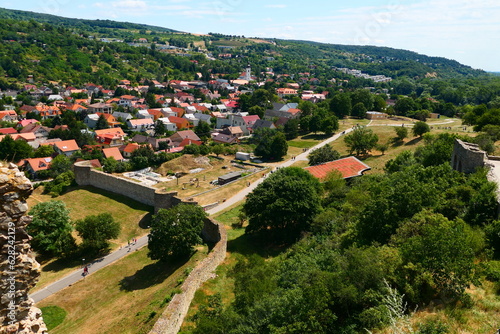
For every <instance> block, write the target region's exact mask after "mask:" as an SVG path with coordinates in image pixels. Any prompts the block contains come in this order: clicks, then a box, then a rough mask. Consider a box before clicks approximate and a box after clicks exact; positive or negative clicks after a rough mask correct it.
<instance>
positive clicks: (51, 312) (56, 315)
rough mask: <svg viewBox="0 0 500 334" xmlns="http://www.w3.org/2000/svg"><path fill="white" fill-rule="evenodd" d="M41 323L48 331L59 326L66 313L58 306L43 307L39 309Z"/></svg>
mask: <svg viewBox="0 0 500 334" xmlns="http://www.w3.org/2000/svg"><path fill="white" fill-rule="evenodd" d="M41 310H42V314H43V321H44V322H45V325H47V329H48V330H49V331H51V330H53V329H54V328H56V327H57V326H59V325H60V324H61V323H62V322H63V321H64V319H65V318H66V315H67V312H66V311H65V310H64V309H62V308H60V307H59V306H45V307H42V308H41Z"/></svg>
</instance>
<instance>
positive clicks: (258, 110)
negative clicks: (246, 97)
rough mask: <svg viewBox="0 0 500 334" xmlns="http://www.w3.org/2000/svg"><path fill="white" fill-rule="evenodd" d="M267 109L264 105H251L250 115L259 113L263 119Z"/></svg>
mask: <svg viewBox="0 0 500 334" xmlns="http://www.w3.org/2000/svg"><path fill="white" fill-rule="evenodd" d="M265 111H266V109H265V108H264V107H261V106H253V107H250V108H249V109H248V114H249V115H257V116H259V117H260V118H261V119H263V118H264V112H265Z"/></svg>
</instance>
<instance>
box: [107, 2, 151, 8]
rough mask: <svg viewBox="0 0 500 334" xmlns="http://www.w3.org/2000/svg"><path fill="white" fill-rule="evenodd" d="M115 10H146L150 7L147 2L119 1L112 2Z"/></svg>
mask: <svg viewBox="0 0 500 334" xmlns="http://www.w3.org/2000/svg"><path fill="white" fill-rule="evenodd" d="M111 6H112V7H113V8H123V9H134V10H137V9H139V10H144V9H146V8H147V7H148V5H147V3H146V1H143V0H118V1H113V2H111Z"/></svg>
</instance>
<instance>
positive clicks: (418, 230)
mask: <svg viewBox="0 0 500 334" xmlns="http://www.w3.org/2000/svg"><path fill="white" fill-rule="evenodd" d="M393 243H394V244H395V245H396V246H397V247H398V248H399V250H400V251H401V254H402V258H403V261H404V262H405V263H406V265H405V270H404V271H405V273H403V275H404V276H403V277H412V279H411V282H408V283H409V284H410V285H414V287H412V288H413V289H412V290H413V291H414V292H417V294H421V295H420V296H409V297H410V298H411V297H413V298H414V300H415V299H422V298H423V297H428V298H429V297H430V296H424V295H423V294H424V293H425V290H424V289H428V287H429V286H430V287H435V289H436V290H437V291H436V292H437V293H443V294H445V295H447V296H451V297H460V296H461V295H462V294H464V293H465V289H466V288H467V287H468V286H469V285H470V284H471V283H472V279H473V269H474V251H473V249H474V248H473V245H472V237H471V231H470V228H469V227H468V226H467V225H466V224H465V223H464V222H463V221H461V220H456V221H453V220H452V221H450V220H448V219H447V218H446V217H444V216H442V215H440V214H436V213H433V212H431V211H428V210H424V211H422V212H420V213H418V214H416V215H415V216H414V217H413V218H412V219H411V220H410V221H409V222H407V223H406V224H404V225H403V226H402V227H400V228H399V229H398V231H397V234H396V235H395V236H394V238H393ZM412 283H413V284H412ZM424 301H426V300H424Z"/></svg>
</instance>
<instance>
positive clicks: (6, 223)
mask: <svg viewBox="0 0 500 334" xmlns="http://www.w3.org/2000/svg"><path fill="white" fill-rule="evenodd" d="M32 191H33V188H32V186H31V182H30V181H29V180H28V179H27V178H26V177H25V176H24V174H23V173H21V172H19V170H18V169H17V167H16V166H15V165H13V164H7V163H3V162H0V334H14V333H20V334H28V333H37V334H38V333H40V334H41V333H47V327H46V326H45V323H44V322H43V318H42V312H41V311H40V309H38V308H36V307H34V306H33V304H34V302H33V300H32V299H30V298H28V292H29V290H30V289H31V288H33V287H34V286H35V284H36V282H37V281H38V277H39V276H40V265H39V264H38V262H36V260H35V257H34V255H33V254H32V252H31V247H30V243H29V242H30V239H31V237H30V236H29V235H28V233H27V232H26V226H27V225H28V224H29V223H30V222H31V217H29V216H26V212H27V211H28V205H27V204H26V199H27V198H28V197H29V195H30V194H31V192H32Z"/></svg>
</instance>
